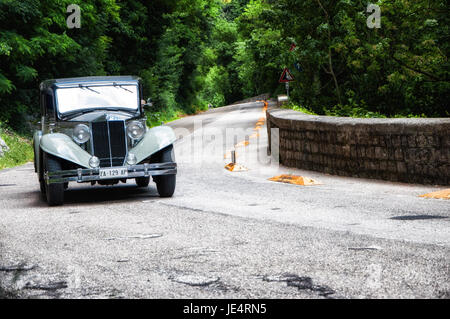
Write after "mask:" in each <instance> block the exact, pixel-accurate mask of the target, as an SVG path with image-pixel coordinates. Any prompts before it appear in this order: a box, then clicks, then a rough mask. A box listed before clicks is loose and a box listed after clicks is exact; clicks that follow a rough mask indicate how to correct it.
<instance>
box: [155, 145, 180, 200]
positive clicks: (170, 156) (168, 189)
mask: <svg viewBox="0 0 450 319" xmlns="http://www.w3.org/2000/svg"><path fill="white" fill-rule="evenodd" d="M158 155H159V156H158V158H157V160H158V163H171V162H175V155H174V151H173V145H170V146H168V147H166V148H165V149H163V150H162V151H161V152H159V154H158ZM153 180H154V181H155V183H156V188H157V190H158V193H159V196H161V197H172V196H173V193H174V192H175V186H176V175H175V174H174V175H161V176H154V177H153Z"/></svg>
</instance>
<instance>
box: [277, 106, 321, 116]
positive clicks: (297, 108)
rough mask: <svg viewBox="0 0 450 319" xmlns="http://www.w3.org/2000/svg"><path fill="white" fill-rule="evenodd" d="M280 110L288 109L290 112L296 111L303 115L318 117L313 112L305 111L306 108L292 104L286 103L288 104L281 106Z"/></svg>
mask: <svg viewBox="0 0 450 319" xmlns="http://www.w3.org/2000/svg"><path fill="white" fill-rule="evenodd" d="M281 108H282V109H290V110H294V111H298V112H302V113H305V114H309V115H318V114H316V113H314V112H313V111H311V110H309V109H307V108H306V107H303V106H300V105H297V104H294V103H288V104H284V105H282V106H281Z"/></svg>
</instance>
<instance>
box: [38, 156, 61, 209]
mask: <svg viewBox="0 0 450 319" xmlns="http://www.w3.org/2000/svg"><path fill="white" fill-rule="evenodd" d="M43 162H44V163H43V164H44V174H45V173H50V172H56V171H61V170H62V169H61V161H60V160H59V159H58V158H57V157H54V156H52V155H50V154H47V153H44V161H43ZM44 184H45V194H46V197H47V203H48V204H49V205H50V206H60V205H62V204H63V203H64V183H53V184H48V183H46V182H45V181H44Z"/></svg>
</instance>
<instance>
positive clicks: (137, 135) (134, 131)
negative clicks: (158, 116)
mask: <svg viewBox="0 0 450 319" xmlns="http://www.w3.org/2000/svg"><path fill="white" fill-rule="evenodd" d="M145 129H146V127H145V125H144V124H143V123H142V122H141V121H131V122H129V123H128V124H127V136H128V137H129V138H131V139H132V140H139V139H141V138H142V137H143V136H144V134H145Z"/></svg>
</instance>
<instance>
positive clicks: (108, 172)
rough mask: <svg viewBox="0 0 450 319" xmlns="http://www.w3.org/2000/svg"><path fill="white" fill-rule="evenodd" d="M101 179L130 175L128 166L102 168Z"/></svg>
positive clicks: (100, 171)
mask: <svg viewBox="0 0 450 319" xmlns="http://www.w3.org/2000/svg"><path fill="white" fill-rule="evenodd" d="M99 176H100V179H110V178H124V177H127V176H128V169H127V168H126V167H114V168H101V169H100V170H99Z"/></svg>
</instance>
